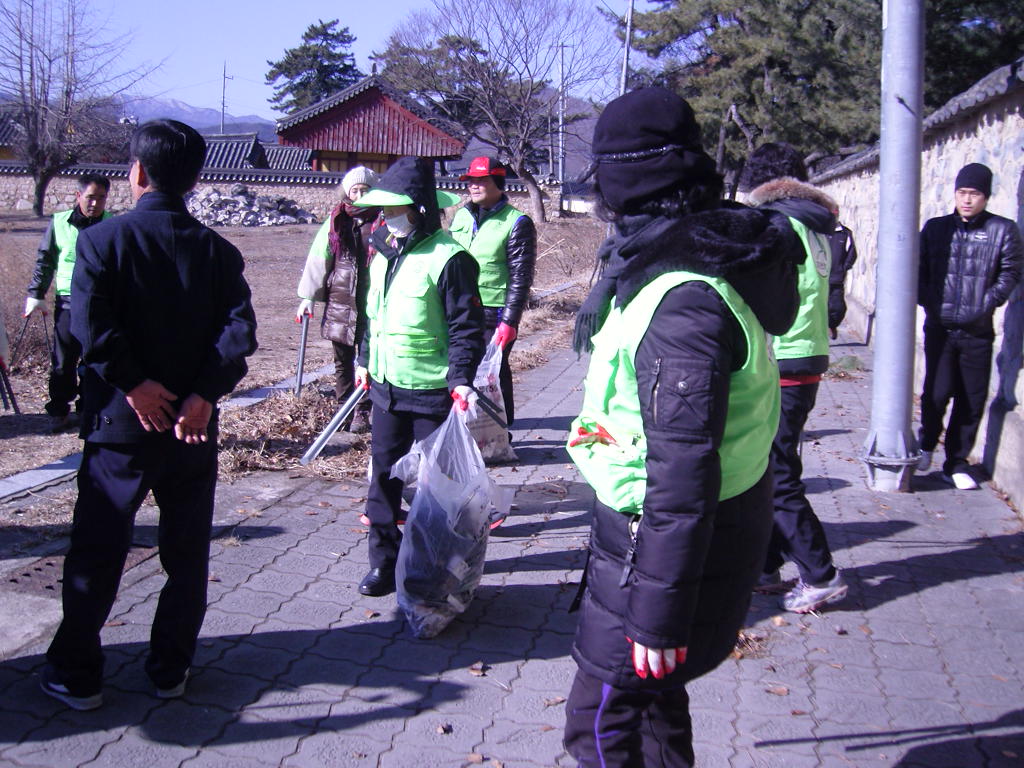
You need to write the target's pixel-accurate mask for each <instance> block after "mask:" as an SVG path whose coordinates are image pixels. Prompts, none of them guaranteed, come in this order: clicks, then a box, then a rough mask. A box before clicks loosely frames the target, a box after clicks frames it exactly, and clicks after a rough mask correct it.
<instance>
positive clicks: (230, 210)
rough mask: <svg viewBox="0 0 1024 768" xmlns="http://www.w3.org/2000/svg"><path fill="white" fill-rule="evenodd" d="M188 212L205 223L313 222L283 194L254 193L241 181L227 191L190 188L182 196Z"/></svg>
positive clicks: (240, 224)
mask: <svg viewBox="0 0 1024 768" xmlns="http://www.w3.org/2000/svg"><path fill="white" fill-rule="evenodd" d="M185 203H186V204H187V205H188V210H189V213H191V214H192V215H193V216H195V217H196V218H197V219H199V221H201V222H202V223H203V224H206V225H207V226H211V227H216V226H233V227H274V226H278V225H281V224H316V223H317V218H316V216H314V215H313V214H312V213H310V212H309V211H307V210H304V209H302V208H300V207H299V206H298V204H297V203H296V202H295V201H294V200H289V199H287V198H285V197H267V196H263V195H260V196H258V197H257V196H256V195H254V194H252V192H250V191H249V188H248V187H246V186H245V185H244V184H234V185H232V187H231V192H230V194H227V195H223V194H221V192H220V190H218V189H216V188H214V187H206V188H205V189H203V190H201V191H198V192H192V193H191V194H189V195H188V196H186V198H185Z"/></svg>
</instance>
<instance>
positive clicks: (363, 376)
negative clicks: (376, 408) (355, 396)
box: [356, 365, 370, 389]
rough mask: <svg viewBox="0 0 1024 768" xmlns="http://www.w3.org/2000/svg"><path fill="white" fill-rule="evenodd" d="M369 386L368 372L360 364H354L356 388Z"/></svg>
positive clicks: (367, 387)
mask: <svg viewBox="0 0 1024 768" xmlns="http://www.w3.org/2000/svg"><path fill="white" fill-rule="evenodd" d="M369 388H370V372H369V371H368V370H366V369H365V368H363V366H361V365H357V366H356V389H369Z"/></svg>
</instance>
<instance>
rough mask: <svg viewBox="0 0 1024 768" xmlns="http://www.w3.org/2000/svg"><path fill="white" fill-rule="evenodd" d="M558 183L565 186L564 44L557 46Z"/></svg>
mask: <svg viewBox="0 0 1024 768" xmlns="http://www.w3.org/2000/svg"><path fill="white" fill-rule="evenodd" d="M558 183H559V184H565V44H564V43H562V44H561V45H559V46H558Z"/></svg>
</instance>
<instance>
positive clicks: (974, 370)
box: [920, 325, 992, 475]
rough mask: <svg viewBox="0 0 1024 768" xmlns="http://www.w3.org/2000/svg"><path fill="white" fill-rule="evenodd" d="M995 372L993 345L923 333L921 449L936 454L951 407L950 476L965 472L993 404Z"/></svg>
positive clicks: (937, 330) (934, 329)
mask: <svg viewBox="0 0 1024 768" xmlns="http://www.w3.org/2000/svg"><path fill="white" fill-rule="evenodd" d="M991 371H992V339H990V338H987V337H983V336H982V337H979V336H971V335H969V334H966V333H964V332H963V331H958V330H949V329H947V328H942V327H941V326H929V325H926V326H925V328H924V387H923V391H922V392H921V432H920V442H921V449H922V450H925V451H934V450H935V446H936V445H938V442H939V435H941V434H942V419H943V417H944V416H945V415H946V407H947V406H948V405H949V401H950V400H951V399H952V401H953V410H952V412H951V413H950V415H949V424H948V425H947V427H946V461H945V462H944V463H943V465H942V471H943V472H945V473H946V474H947V475H948V474H952V473H953V472H963V471H964V470H966V469H967V468H968V467H969V466H970V464H969V463H968V462H967V457H968V455H970V453H971V449H972V448H973V447H974V439H975V438H976V437H977V435H978V425H979V424H980V423H981V417H982V414H983V413H984V411H985V400H986V399H988V381H989V376H990V375H991Z"/></svg>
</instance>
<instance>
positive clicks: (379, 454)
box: [366, 404, 445, 568]
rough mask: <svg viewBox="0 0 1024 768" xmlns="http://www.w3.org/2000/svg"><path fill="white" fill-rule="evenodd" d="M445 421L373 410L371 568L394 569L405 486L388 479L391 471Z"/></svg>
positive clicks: (368, 499)
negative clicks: (416, 442)
mask: <svg viewBox="0 0 1024 768" xmlns="http://www.w3.org/2000/svg"><path fill="white" fill-rule="evenodd" d="M444 420H445V416H427V415H424V414H421V413H411V412H409V411H389V410H385V409H384V408H381V407H380V406H378V405H376V404H374V406H373V414H372V421H371V435H372V441H371V443H372V445H371V449H370V454H371V457H372V461H371V464H370V488H369V490H368V491H367V493H366V516H367V517H368V518H370V536H369V548H370V549H369V557H370V567H371V568H393V567H394V565H395V561H396V560H398V547H399V545H400V544H401V543H402V533H401V531H399V530H398V522H397V521H398V520H399V519H400V518H399V515H400V514H401V511H402V488H403V487H404V486H405V483H403V482H402V481H401V480H398V479H397V478H393V477H391V468H392V467H393V466H394V464H395V462H396V461H398V460H399V459H400V458H402V457H403V456H405V454H407V453H408V452H409V449H410V448H412V444H413V442H414V441H416V440H422V439H424V438H425V437H427V436H428V435H430V434H431V433H432V432H433V431H434V430H435V429H437V428H438V427H439V426H441V424H442V423H443V422H444Z"/></svg>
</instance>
